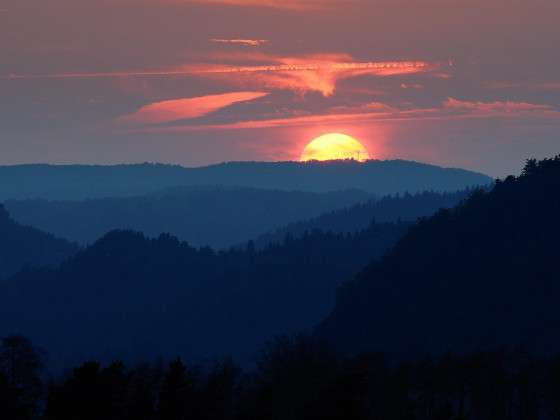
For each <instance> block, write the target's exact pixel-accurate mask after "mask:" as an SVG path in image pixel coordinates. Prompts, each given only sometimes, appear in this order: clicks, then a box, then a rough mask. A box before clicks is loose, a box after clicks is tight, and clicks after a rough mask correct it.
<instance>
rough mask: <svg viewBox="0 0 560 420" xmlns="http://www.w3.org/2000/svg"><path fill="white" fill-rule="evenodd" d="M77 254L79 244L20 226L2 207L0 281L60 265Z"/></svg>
mask: <svg viewBox="0 0 560 420" xmlns="http://www.w3.org/2000/svg"><path fill="white" fill-rule="evenodd" d="M77 251H78V246H77V245H75V244H72V243H70V242H68V241H66V240H64V239H58V238H55V237H54V236H53V235H50V234H47V233H44V232H41V231H40V230H37V229H34V228H31V227H28V226H23V225H20V224H18V223H16V222H15V221H14V220H12V219H11V218H10V215H9V214H8V212H7V211H6V209H5V208H4V206H2V205H1V204H0V279H2V278H3V277H6V276H10V275H12V274H15V273H16V272H17V271H19V270H21V269H23V268H33V267H52V266H56V265H58V264H59V263H61V262H62V261H64V260H65V259H66V258H68V257H70V256H71V255H74V254H75V253H76V252H77Z"/></svg>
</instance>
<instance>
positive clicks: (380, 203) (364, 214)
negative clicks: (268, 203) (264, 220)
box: [255, 189, 473, 246]
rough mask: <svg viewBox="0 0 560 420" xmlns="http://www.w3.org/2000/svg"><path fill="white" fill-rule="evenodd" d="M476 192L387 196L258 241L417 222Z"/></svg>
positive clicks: (269, 235)
mask: <svg viewBox="0 0 560 420" xmlns="http://www.w3.org/2000/svg"><path fill="white" fill-rule="evenodd" d="M472 192H473V190H471V189H465V190H461V191H457V192H443V193H439V192H433V191H425V192H422V193H417V194H408V193H406V194H402V195H394V196H386V197H383V198H381V199H375V198H373V199H371V200H369V201H367V202H363V203H359V204H355V205H353V206H350V207H345V208H342V209H339V210H334V211H332V212H329V213H325V214H322V215H320V216H318V217H315V218H312V219H309V220H305V221H298V222H295V223H291V224H289V225H287V226H284V227H282V228H279V229H276V230H274V231H272V232H269V233H266V234H264V235H261V236H260V237H258V238H257V239H256V240H255V244H256V245H257V246H266V245H268V244H270V243H274V242H281V241H282V240H283V239H284V238H285V237H286V235H291V236H292V237H294V238H298V237H300V236H302V235H303V234H304V233H305V232H310V231H313V230H317V229H318V230H323V231H330V232H335V233H349V232H357V231H359V230H362V229H365V228H367V227H368V226H369V225H370V224H371V223H372V221H376V222H381V223H383V222H396V221H398V220H402V221H412V222H414V221H416V220H417V219H418V218H420V217H426V216H431V215H433V214H434V213H436V212H437V211H438V210H440V209H442V208H450V207H454V206H455V205H457V204H458V203H460V202H461V201H462V200H465V199H467V198H468V197H469V195H470V194H471V193H472Z"/></svg>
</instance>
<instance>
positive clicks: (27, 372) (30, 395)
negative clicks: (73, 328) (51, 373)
mask: <svg viewBox="0 0 560 420" xmlns="http://www.w3.org/2000/svg"><path fill="white" fill-rule="evenodd" d="M43 366H44V354H43V352H42V351H41V350H39V349H37V348H36V347H35V346H33V344H32V343H31V341H29V340H28V339H27V338H25V337H23V336H20V335H11V336H8V337H4V338H3V339H2V343H1V345H0V376H2V377H3V378H4V379H3V381H4V387H7V388H8V389H9V390H10V391H9V392H10V393H11V394H12V395H13V396H14V397H15V398H16V400H17V403H18V404H19V405H20V406H21V407H22V410H23V411H25V413H26V414H25V415H26V416H27V418H33V417H34V416H35V415H36V414H37V411H38V403H39V400H40V398H41V395H42V391H43V383H42V379H41V373H42V371H43Z"/></svg>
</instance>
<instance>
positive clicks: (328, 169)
mask: <svg viewBox="0 0 560 420" xmlns="http://www.w3.org/2000/svg"><path fill="white" fill-rule="evenodd" d="M490 182H492V180H491V179H490V178H489V177H487V176H485V175H482V174H479V173H476V172H471V171H467V170H463V169H449V168H441V167H438V166H433V165H427V164H422V163H417V162H409V161H404V160H393V161H377V160H371V161H368V162H365V163H360V162H356V161H331V162H308V163H301V162H232V163H223V164H219V165H212V166H207V167H200V168H184V167H181V166H172V165H161V164H142V165H117V166H81V165H64V166H54V165H19V166H3V167H0V200H8V199H28V198H45V199H53V200H82V199H87V198H100V197H119V196H135V195H142V194H146V193H150V192H155V191H158V190H161V189H165V188H170V187H177V186H209V185H210V186H212V185H220V186H230V187H232V186H233V187H247V188H260V189H277V190H287V191H294V190H298V191H311V192H326V191H340V190H347V189H359V190H363V191H366V192H369V193H373V194H376V195H378V196H383V195H388V194H395V193H399V192H400V193H404V192H406V191H408V192H410V193H415V192H419V191H426V190H435V191H456V190H459V189H463V188H466V187H469V186H473V185H486V184H489V183H490Z"/></svg>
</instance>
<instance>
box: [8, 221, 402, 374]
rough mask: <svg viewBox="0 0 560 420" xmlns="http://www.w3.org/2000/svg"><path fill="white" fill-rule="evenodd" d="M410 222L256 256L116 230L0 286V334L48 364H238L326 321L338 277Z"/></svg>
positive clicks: (316, 237) (315, 237)
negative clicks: (32, 348)
mask: <svg viewBox="0 0 560 420" xmlns="http://www.w3.org/2000/svg"><path fill="white" fill-rule="evenodd" d="M408 226H409V225H408V224H406V223H400V224H377V225H372V226H370V227H369V228H368V229H367V230H364V231H362V232H359V233H356V234H353V235H334V234H329V233H321V232H314V233H312V234H308V235H305V236H304V237H302V238H300V239H298V240H290V239H287V240H286V241H285V242H284V243H283V244H280V245H275V246H271V247H268V248H266V249H264V250H262V251H256V250H255V249H254V247H253V245H252V243H249V244H248V246H247V247H246V249H244V250H231V251H228V252H220V253H215V252H213V251H212V250H211V249H209V248H202V249H196V248H192V247H190V246H189V245H187V244H186V243H182V242H179V241H178V240H177V239H175V238H173V237H171V236H169V235H162V236H160V237H159V238H157V239H147V238H145V237H144V236H143V235H141V234H139V233H134V232H128V231H114V232H111V233H109V234H108V235H106V236H105V237H103V238H102V239H100V240H99V241H97V242H96V243H95V244H93V245H92V246H90V247H88V248H86V249H84V250H83V251H81V252H79V253H78V254H77V255H76V256H75V257H73V258H71V259H70V260H68V261H67V262H65V263H64V264H63V265H62V266H61V267H60V268H59V269H53V270H37V271H26V272H23V273H20V274H18V275H16V276H14V277H12V278H10V279H9V280H7V281H5V282H3V283H0V337H1V336H5V335H6V334H9V333H22V334H25V335H26V336H29V337H30V338H31V339H33V340H34V341H36V342H37V343H38V344H39V345H40V346H42V347H43V348H45V349H46V350H47V351H48V352H49V354H50V360H51V361H52V362H53V363H55V364H56V365H57V366H58V367H61V366H63V365H66V364H67V363H75V362H77V361H79V360H84V359H90V358H102V359H114V358H124V359H127V360H134V359H137V358H142V357H144V358H155V357H157V356H158V355H162V356H177V355H182V356H185V357H189V358H190V359H191V360H192V359H193V358H194V359H197V360H200V359H203V358H213V357H218V356H222V355H226V354H231V355H234V356H236V357H238V358H240V359H241V360H242V361H247V360H249V359H250V357H251V356H253V355H254V353H255V352H256V351H257V350H258V349H259V348H260V346H262V345H263V343H264V342H265V341H266V340H268V339H270V338H272V337H273V336H275V335H277V334H282V333H294V332H297V331H300V330H305V329H310V328H311V327H312V326H313V325H315V324H316V323H318V322H319V321H320V320H321V319H322V318H324V317H325V316H326V315H327V314H328V312H329V311H330V310H331V309H332V307H333V305H334V299H335V291H336V288H337V286H338V285H339V283H340V281H341V279H345V278H348V277H349V276H352V275H353V274H355V273H357V272H358V270H359V269H360V268H361V267H363V266H364V265H365V264H366V263H367V262H368V261H369V260H370V259H371V258H376V257H380V256H381V255H383V254H384V253H385V251H386V250H387V249H388V248H390V247H391V246H393V245H394V243H395V242H396V241H397V240H398V239H399V238H400V237H401V236H402V235H403V234H404V233H405V232H406V230H407V229H408ZM68 337H72V343H71V345H69V344H68Z"/></svg>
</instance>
